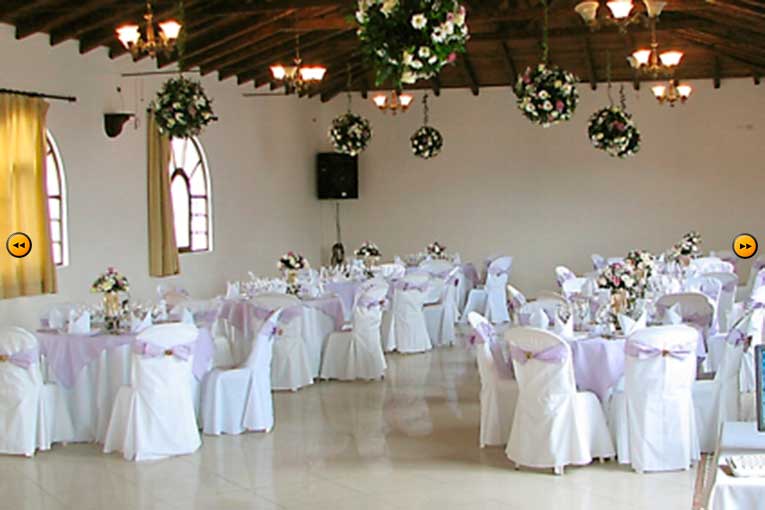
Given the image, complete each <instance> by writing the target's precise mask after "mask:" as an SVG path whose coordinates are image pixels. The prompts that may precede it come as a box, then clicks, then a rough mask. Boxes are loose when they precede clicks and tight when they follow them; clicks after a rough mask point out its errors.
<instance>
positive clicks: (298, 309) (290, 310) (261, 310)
mask: <svg viewBox="0 0 765 510" xmlns="http://www.w3.org/2000/svg"><path fill="white" fill-rule="evenodd" d="M274 311H275V309H273V308H269V307H267V306H260V305H255V304H253V305H252V313H253V315H255V317H256V318H257V319H258V320H261V321H265V320H267V319H268V318H269V317H271V314H272V313H274ZM302 312H303V307H302V306H301V305H294V306H289V307H287V308H284V309H283V310H282V314H281V316H280V317H279V322H281V323H282V324H286V323H288V322H292V321H293V320H294V319H296V318H298V317H300V314H301V313H302Z"/></svg>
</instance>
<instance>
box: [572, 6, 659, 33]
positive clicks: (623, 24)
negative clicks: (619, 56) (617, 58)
mask: <svg viewBox="0 0 765 510" xmlns="http://www.w3.org/2000/svg"><path fill="white" fill-rule="evenodd" d="M643 4H644V5H645V13H642V12H638V11H635V12H633V10H634V7H635V5H634V4H633V3H632V0H610V1H608V2H606V6H607V7H608V10H609V14H607V15H606V16H603V17H602V18H598V9H599V8H600V2H598V1H597V0H585V1H583V2H579V3H578V4H576V7H575V8H574V10H575V11H576V12H577V14H579V15H580V16H581V17H582V19H583V20H584V22H585V23H587V25H588V26H589V27H590V28H591V29H593V30H597V29H599V28H600V27H601V26H603V25H615V26H617V27H619V30H620V31H622V32H626V31H627V27H629V26H630V25H632V24H635V23H640V22H645V21H646V19H651V20H652V19H656V18H658V17H659V16H660V15H661V11H662V10H663V9H664V6H665V5H667V2H661V1H657V0H643Z"/></svg>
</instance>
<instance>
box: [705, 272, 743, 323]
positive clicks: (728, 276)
mask: <svg viewBox="0 0 765 510" xmlns="http://www.w3.org/2000/svg"><path fill="white" fill-rule="evenodd" d="M702 276H703V277H706V278H714V279H715V280H717V281H718V282H720V299H719V300H718V303H717V325H718V330H719V331H728V330H730V328H731V327H732V326H733V324H728V316H729V314H730V313H731V311H732V310H733V305H734V303H735V301H736V287H737V285H738V276H737V275H736V273H719V272H718V273H705V274H703V275H702Z"/></svg>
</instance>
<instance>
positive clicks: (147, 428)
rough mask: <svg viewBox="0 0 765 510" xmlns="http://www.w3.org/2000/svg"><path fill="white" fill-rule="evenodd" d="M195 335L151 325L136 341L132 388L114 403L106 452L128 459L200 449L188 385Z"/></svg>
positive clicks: (186, 327) (177, 326) (192, 330)
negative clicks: (120, 453)
mask: <svg viewBox="0 0 765 510" xmlns="http://www.w3.org/2000/svg"><path fill="white" fill-rule="evenodd" d="M197 335H198V331H197V328H196V327H195V326H192V325H190V324H182V323H171V324H160V325H157V326H152V327H150V328H148V329H146V330H144V331H143V332H142V333H141V334H139V335H138V337H136V341H135V343H134V345H133V362H132V368H131V374H130V386H123V387H122V388H120V391H119V393H117V398H116V399H115V401H114V407H113V409H112V415H111V418H110V420H109V426H108V428H107V430H106V438H105V440H104V453H111V452H114V451H121V452H122V455H123V457H124V458H125V459H126V460H135V461H142V460H155V459H162V458H165V457H169V456H173V455H187V454H191V453H193V452H194V451H196V450H197V449H198V448H199V446H200V445H201V441H200V438H199V429H198V427H197V420H196V416H195V412H194V401H193V396H192V389H191V385H190V384H189V381H190V380H191V379H192V377H193V374H192V372H191V368H192V359H193V346H194V343H195V341H196V338H197Z"/></svg>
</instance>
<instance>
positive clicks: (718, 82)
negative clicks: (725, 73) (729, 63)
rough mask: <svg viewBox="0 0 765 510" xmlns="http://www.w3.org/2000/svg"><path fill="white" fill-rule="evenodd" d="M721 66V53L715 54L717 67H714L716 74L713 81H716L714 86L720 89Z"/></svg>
mask: <svg viewBox="0 0 765 510" xmlns="http://www.w3.org/2000/svg"><path fill="white" fill-rule="evenodd" d="M721 67H722V66H721V64H720V56H719V55H715V67H714V73H715V75H714V79H713V83H714V87H715V88H716V89H719V88H720V85H721V80H720V69H721Z"/></svg>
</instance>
